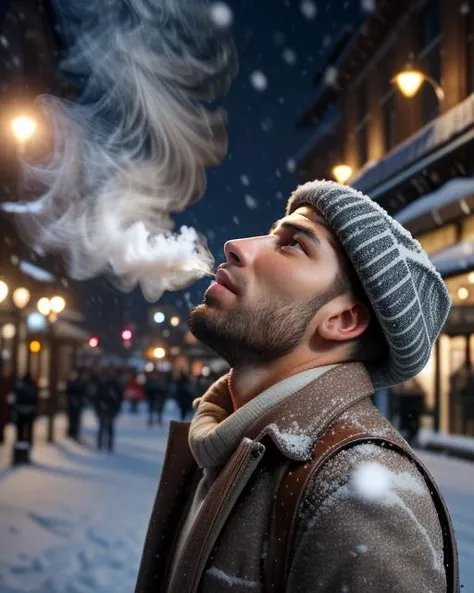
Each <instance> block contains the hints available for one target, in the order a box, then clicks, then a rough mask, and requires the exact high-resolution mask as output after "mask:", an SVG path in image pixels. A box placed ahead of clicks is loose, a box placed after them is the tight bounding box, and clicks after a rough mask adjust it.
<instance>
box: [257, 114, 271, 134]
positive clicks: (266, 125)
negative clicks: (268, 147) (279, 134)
mask: <svg viewBox="0 0 474 593" xmlns="http://www.w3.org/2000/svg"><path fill="white" fill-rule="evenodd" d="M260 127H261V128H262V130H263V131H264V132H270V130H272V129H273V120H272V118H271V117H265V118H264V119H262V121H261V122H260Z"/></svg>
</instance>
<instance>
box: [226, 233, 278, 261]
mask: <svg viewBox="0 0 474 593" xmlns="http://www.w3.org/2000/svg"><path fill="white" fill-rule="evenodd" d="M265 239H268V236H265V235H264V236H261V237H248V238H246V239H232V240H231V241H227V242H226V243H225V245H224V255H225V257H226V260H227V261H228V262H229V263H230V264H235V265H238V266H241V267H244V266H248V265H249V264H250V263H251V262H252V260H253V258H254V257H255V255H256V253H257V252H258V250H259V249H261V248H262V242H263V241H264V240H265ZM262 240H263V241H262Z"/></svg>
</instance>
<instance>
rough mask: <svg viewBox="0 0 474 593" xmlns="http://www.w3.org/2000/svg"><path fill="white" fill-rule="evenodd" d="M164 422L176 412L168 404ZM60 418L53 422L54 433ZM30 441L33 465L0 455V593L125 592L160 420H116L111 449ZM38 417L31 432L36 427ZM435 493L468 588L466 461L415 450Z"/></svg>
mask: <svg viewBox="0 0 474 593" xmlns="http://www.w3.org/2000/svg"><path fill="white" fill-rule="evenodd" d="M166 418H167V420H169V419H170V418H177V412H176V410H175V409H174V407H173V404H172V403H171V404H170V406H169V407H168V409H167V414H166ZM61 422H62V420H59V421H58V424H59V431H58V432H59V433H60V434H62V433H63V427H61ZM84 425H85V427H84V431H83V434H84V437H85V438H84V440H85V442H86V446H79V445H76V444H74V443H72V442H70V441H69V440H66V439H62V438H61V439H58V442H57V444H56V445H54V446H47V445H44V444H39V445H38V446H37V447H36V449H35V453H34V456H33V459H34V465H33V466H30V467H21V468H18V469H13V470H9V469H7V468H8V466H7V458H6V454H7V448H6V447H2V448H0V449H1V455H2V457H1V458H0V463H1V467H2V471H1V473H0V538H1V541H2V554H1V559H0V593H27V592H28V593H112V592H113V593H131V592H132V591H133V586H134V583H135V578H136V573H137V569H138V562H139V557H140V554H141V549H142V544H143V540H144V536H145V530H146V526H147V522H148V518H149V513H150V508H151V504H152V501H153V497H154V494H155V490H156V486H157V482H158V476H159V472H160V469H161V462H162V458H163V454H164V448H165V443H166V433H167V430H166V428H158V427H153V428H152V429H148V428H147V427H146V417H145V414H144V410H142V411H141V413H139V414H138V415H136V416H133V415H130V414H129V413H128V412H124V413H123V414H122V415H121V416H120V419H119V425H118V433H117V452H116V453H115V454H114V455H110V454H108V453H97V452H96V451H95V450H94V448H93V443H94V431H95V422H94V418H93V416H92V414H90V413H86V415H85V419H84ZM44 428H45V427H44V423H43V420H40V421H39V426H38V432H39V433H40V438H41V432H44ZM423 458H424V459H425V460H426V462H427V464H428V466H429V468H430V469H431V470H432V472H433V473H434V475H435V476H436V478H437V479H438V481H439V483H440V484H441V486H442V489H443V492H444V493H445V495H446V498H447V501H448V504H449V506H450V510H451V513H452V516H453V519H454V523H455V528H456V532H457V537H458V544H459V554H460V564H461V583H462V584H463V585H464V588H463V591H466V592H471V591H474V504H473V502H472V501H473V500H474V463H472V462H467V461H460V460H456V459H452V458H447V457H441V456H438V455H434V454H428V453H427V454H423Z"/></svg>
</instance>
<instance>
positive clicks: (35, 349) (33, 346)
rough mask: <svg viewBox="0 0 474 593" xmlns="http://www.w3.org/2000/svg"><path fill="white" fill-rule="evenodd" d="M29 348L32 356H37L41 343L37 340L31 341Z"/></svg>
mask: <svg viewBox="0 0 474 593" xmlns="http://www.w3.org/2000/svg"><path fill="white" fill-rule="evenodd" d="M29 346H30V352H32V353H33V354H37V353H38V352H40V351H41V342H38V340H32V341H31V342H30V345H29Z"/></svg>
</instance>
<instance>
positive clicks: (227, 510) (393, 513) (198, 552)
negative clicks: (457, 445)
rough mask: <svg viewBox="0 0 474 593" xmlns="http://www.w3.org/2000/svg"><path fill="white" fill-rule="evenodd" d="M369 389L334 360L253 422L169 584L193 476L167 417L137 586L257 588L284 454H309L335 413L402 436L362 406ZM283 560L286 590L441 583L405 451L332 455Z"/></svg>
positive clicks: (380, 592) (427, 514)
mask: <svg viewBox="0 0 474 593" xmlns="http://www.w3.org/2000/svg"><path fill="white" fill-rule="evenodd" d="M372 392H373V388H372V384H371V382H370V379H369V376H368V374H367V371H366V369H365V367H364V366H363V365H362V364H360V363H348V364H342V365H340V366H338V367H336V368H334V369H332V370H330V371H328V372H327V373H326V374H324V375H323V376H322V377H320V378H318V379H317V380H316V381H314V382H312V383H310V384H309V385H308V386H306V387H305V388H303V389H302V390H300V391H299V392H297V393H295V394H294V395H292V396H291V397H290V398H288V399H287V400H286V401H284V402H283V403H282V404H280V405H278V406H276V407H275V408H273V409H272V410H270V411H269V412H267V413H266V414H265V415H264V416H262V418H261V419H259V420H258V421H257V422H256V423H255V424H254V425H252V426H251V427H250V429H249V430H248V432H247V434H246V435H245V437H244V438H243V439H242V441H241V443H240V445H239V446H238V448H237V450H236V451H235V453H234V454H233V456H232V457H231V459H230V460H229V461H228V462H227V464H226V465H225V466H223V468H222V470H221V471H220V473H219V475H218V477H217V479H216V481H215V482H214V483H213V485H212V486H211V489H210V491H209V492H208V494H207V496H206V498H205V499H204V502H203V504H202V506H201V508H200V510H199V515H198V517H197V520H196V522H195V523H194V526H193V528H192V530H191V532H190V534H189V537H188V539H187V541H186V542H185V544H184V546H183V548H182V551H181V556H180V558H178V559H177V562H178V565H177V566H178V570H176V571H175V573H174V578H173V580H172V582H169V568H170V564H171V559H172V557H173V552H174V547H175V545H176V539H177V535H178V534H179V530H180V525H181V524H182V522H183V520H184V519H185V517H186V512H187V507H188V505H189V504H190V502H191V500H192V498H193V495H194V492H195V489H196V486H197V484H198V482H199V479H200V477H201V475H202V472H201V470H199V469H198V467H197V465H196V463H195V461H194V459H193V457H192V455H191V452H190V450H189V446H188V440H187V437H188V428H189V425H188V424H182V423H177V422H173V423H172V425H171V427H170V435H169V440H168V447H167V452H166V457H165V461H164V465H163V470H162V476H161V481H160V486H159V489H158V493H157V496H156V500H155V504H154V507H153V511H152V515H151V520H150V525H149V529H148V533H147V537H146V541H145V547H144V551H143V557H142V562H141V566H140V572H139V575H138V581H137V586H136V589H135V592H136V593H194V592H199V593H216V592H219V593H225V592H226V591H229V592H232V593H248V592H252V593H253V592H257V593H260V592H261V593H264V592H265V591H266V589H265V583H264V578H265V576H264V575H265V573H266V572H265V562H266V554H267V549H268V541H267V539H266V537H267V533H268V528H269V521H270V515H271V511H272V502H273V500H274V496H275V493H276V491H277V488H278V485H279V482H280V480H281V477H282V476H283V475H284V473H285V471H286V469H287V467H288V464H289V462H290V460H297V461H301V462H302V463H304V462H305V461H308V459H309V455H310V453H311V451H312V448H313V445H314V443H315V442H316V440H317V439H318V437H319V436H320V435H321V434H322V433H323V432H324V431H325V430H326V429H327V428H328V427H330V425H331V424H332V422H333V421H334V420H335V418H337V417H339V418H343V419H344V418H345V419H347V421H348V422H350V423H351V424H353V425H354V424H355V425H356V426H360V427H361V428H362V429H363V430H364V431H366V432H369V433H371V434H373V435H374V436H383V437H389V438H391V439H393V440H397V439H398V440H399V441H400V440H401V437H400V436H399V435H398V433H397V432H396V431H395V430H394V428H393V427H392V426H391V424H390V423H389V422H388V421H387V420H386V419H385V418H384V417H383V416H381V415H380V414H379V412H378V411H377V410H376V408H375V407H374V406H373V405H372V403H371V401H370V395H371V394H372ZM403 442H404V441H403ZM405 445H406V444H405ZM361 471H365V472H366V475H367V476H370V475H373V476H374V477H376V478H377V479H380V477H381V476H382V481H384V484H385V489H384V492H383V493H381V494H380V496H379V497H378V498H376V499H373V500H368V499H367V496H364V495H361V488H362V489H363V487H364V486H363V484H362V486H361V485H360V484H359V482H360V480H359V478H358V476H359V475H360V472H361ZM370 472H372V474H371V473H370ZM365 481H366V480H365ZM362 494H363V493H362ZM372 494H373V491H372ZM290 558H291V564H290V571H289V576H288V581H287V584H286V587H285V591H286V592H288V593H296V592H301V593H310V592H311V593H336V592H346V593H366V592H367V591H371V590H372V591H377V593H415V592H417V593H418V592H420V591H423V592H428V591H430V592H431V593H445V591H446V576H445V571H444V567H443V542H442V533H441V527H440V524H439V520H438V516H437V513H436V509H435V507H434V504H433V502H432V499H431V496H430V494H429V492H428V489H427V487H426V485H425V483H424V480H423V479H422V477H421V475H420V473H419V472H418V470H417V468H416V467H415V466H414V464H413V463H412V462H411V461H409V460H408V459H407V458H405V457H403V456H401V455H399V454H398V453H396V452H395V451H390V450H386V449H384V448H381V447H378V446H377V445H368V444H364V445H358V446H356V447H354V448H353V449H351V450H350V451H343V452H341V453H339V454H338V455H337V456H336V457H335V458H334V459H333V460H331V461H330V462H329V463H328V464H327V465H326V466H325V468H323V470H322V472H321V473H320V474H318V477H317V480H316V481H315V483H310V484H309V488H308V490H307V492H306V496H305V498H304V501H303V504H302V506H301V512H300V514H299V520H298V523H297V526H296V531H295V537H294V539H293V543H292V549H291V553H290Z"/></svg>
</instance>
